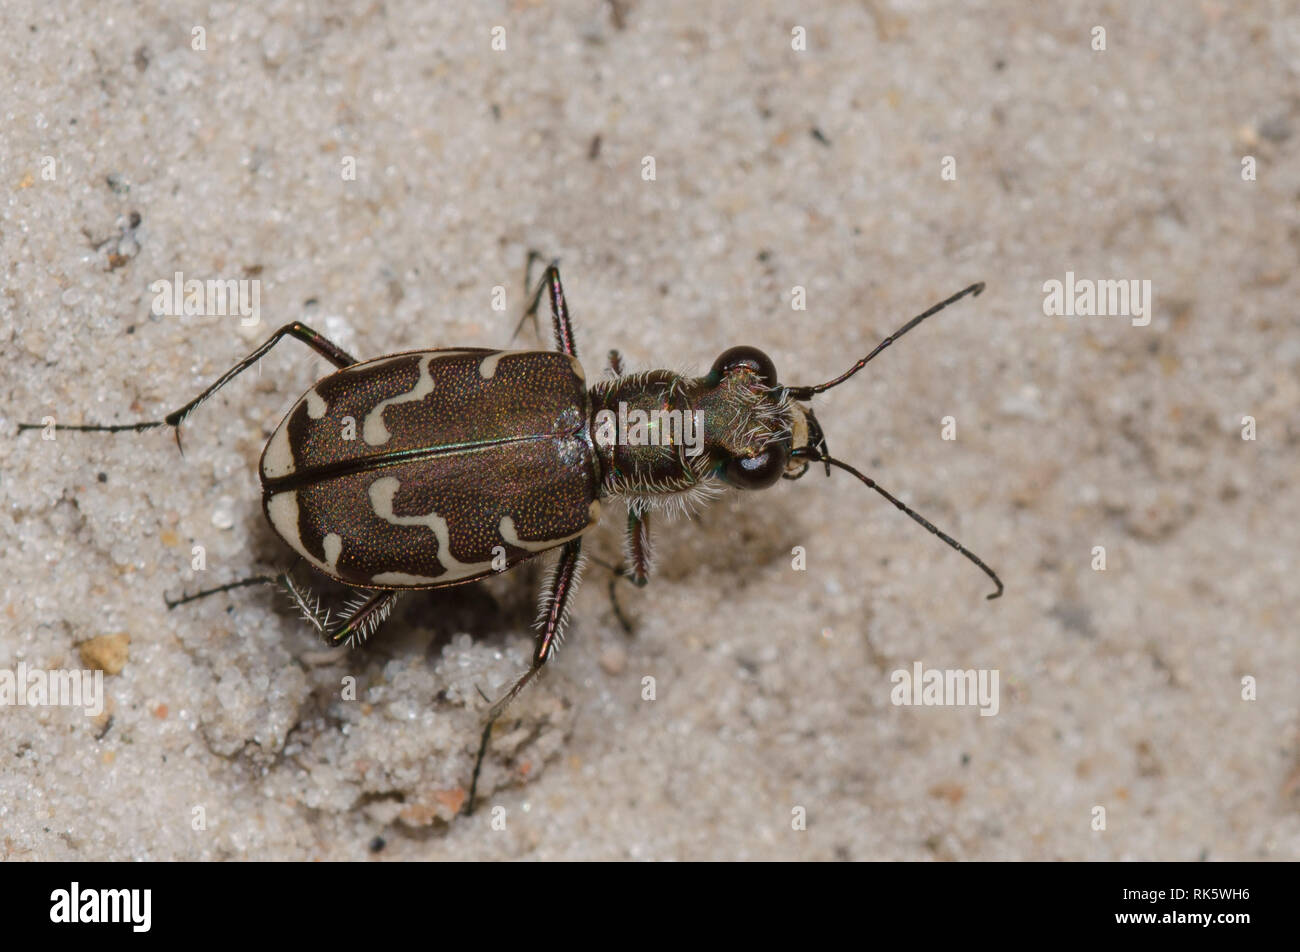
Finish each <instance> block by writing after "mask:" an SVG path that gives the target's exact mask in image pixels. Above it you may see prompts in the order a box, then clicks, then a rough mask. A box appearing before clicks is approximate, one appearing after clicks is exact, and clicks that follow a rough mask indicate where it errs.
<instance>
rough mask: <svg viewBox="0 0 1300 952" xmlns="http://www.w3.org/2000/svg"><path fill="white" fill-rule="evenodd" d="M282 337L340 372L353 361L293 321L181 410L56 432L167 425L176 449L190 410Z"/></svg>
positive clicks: (36, 426) (25, 425)
mask: <svg viewBox="0 0 1300 952" xmlns="http://www.w3.org/2000/svg"><path fill="white" fill-rule="evenodd" d="M286 336H288V337H296V338H298V340H300V341H302V342H303V343H304V344H306V345H307V346H308V347H310V348H311V349H312V350H314V351H316V353H318V354H320V355H321V356H322V357H324V358H325V359H326V360H328V361H330V362H331V363H332V364H334V366H336V367H338V368H340V369H342V368H344V367H348V366H350V365H352V364H355V363H356V362H357V360H356V358H355V357H353V356H352V355H351V354H349V353H348V352H347V351H345V350H343V348H341V347H339V346H338V345H337V344H335V343H334V342H333V341H331V340H329V339H328V338H326V337H322V336H321V335H320V334H318V333H316V332H315V331H314V330H312V329H311V328H310V327H308V326H307V325H306V324H304V323H302V321H294V322H293V323H292V324H286V325H284V327H282V328H280V329H279V330H278V331H276V332H275V333H274V334H272V335H271V338H270V339H269V340H268V341H267V342H266V343H265V344H263V345H262V346H261V347H259V348H257V350H255V351H253V352H252V353H251V354H249V355H248V356H247V357H245V358H244V359H243V360H241V361H240V362H239V363H237V364H235V366H233V367H231V368H230V369H229V370H227V371H226V372H225V373H224V374H222V375H221V377H220V378H218V379H217V382H216V383H214V384H213V385H212V386H210V387H208V389H207V390H204V391H203V392H202V393H201V394H199V395H198V396H197V397H195V398H194V399H193V400H191V401H190V402H189V403H187V404H185V406H183V407H181V408H180V409H179V410H174V411H172V412H171V413H169V414H167V415H166V416H165V417H163V418H162V419H161V420H144V421H142V422H140V423H112V424H96V423H87V424H83V425H80V426H66V425H61V426H59V429H61V430H78V431H83V432H95V431H98V432H103V433H120V432H122V431H123V430H134V431H135V432H137V433H139V432H141V431H143V430H152V429H155V428H157V427H160V426H170V427H172V428H174V429H175V430H176V445H177V446H180V442H181V430H180V428H181V424H182V423H184V422H185V418H186V417H187V416H189V415H190V413H191V412H192V411H193V410H194V408H195V407H197V406H198V405H199V404H200V403H202V402H203V401H204V400H206V399H208V397H210V396H212V395H213V394H214V393H216V392H217V391H218V390H220V389H221V388H222V387H224V386H225V385H226V384H228V383H229V382H230V381H231V380H233V379H234V378H235V377H237V376H238V375H239V374H241V373H243V372H244V371H245V370H247V369H248V368H249V367H251V366H253V364H255V363H257V362H258V361H259V360H261V359H262V357H263V356H265V355H266V352H267V351H268V350H270V349H271V348H272V347H274V346H275V345H276V344H277V343H279V342H280V339H281V338H282V337H286ZM40 428H41V427H40V425H39V424H35V423H20V424H18V429H19V430H26V429H40Z"/></svg>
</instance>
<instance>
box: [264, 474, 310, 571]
mask: <svg viewBox="0 0 1300 952" xmlns="http://www.w3.org/2000/svg"><path fill="white" fill-rule="evenodd" d="M266 516H267V518H268V519H270V520H271V525H272V526H273V527H274V528H275V531H276V532H278V533H279V534H280V537H281V538H282V539H284V541H285V542H287V543H289V547H290V548H291V549H293V550H294V551H295V552H303V548H302V536H301V535H300V534H299V532H298V493H297V492H295V491H293V490H290V491H288V492H283V493H276V494H275V495H274V496H272V497H271V501H270V502H268V503H267V504H266ZM304 554H305V553H304ZM313 561H315V560H313Z"/></svg>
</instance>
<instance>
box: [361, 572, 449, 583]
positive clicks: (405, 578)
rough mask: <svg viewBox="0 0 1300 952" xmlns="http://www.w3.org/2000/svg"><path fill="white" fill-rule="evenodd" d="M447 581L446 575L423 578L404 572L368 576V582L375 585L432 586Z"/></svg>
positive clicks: (378, 573)
mask: <svg viewBox="0 0 1300 952" xmlns="http://www.w3.org/2000/svg"><path fill="white" fill-rule="evenodd" d="M447 579H448V576H446V575H439V576H438V577H437V578H425V577H424V576H423V575H408V574H406V573H405V572H377V573H375V574H374V575H372V576H370V581H372V582H374V583H375V584H376V585H433V584H435V583H437V582H445V581H447Z"/></svg>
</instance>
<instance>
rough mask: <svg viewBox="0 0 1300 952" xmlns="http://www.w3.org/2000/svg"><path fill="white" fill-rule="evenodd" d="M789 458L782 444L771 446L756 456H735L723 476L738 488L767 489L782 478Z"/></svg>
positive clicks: (730, 460)
mask: <svg viewBox="0 0 1300 952" xmlns="http://www.w3.org/2000/svg"><path fill="white" fill-rule="evenodd" d="M789 458H790V456H789V454H788V453H787V452H786V451H785V450H784V448H782V447H781V446H780V445H773V446H769V447H768V448H767V449H765V450H764V451H763V452H761V453H758V454H755V455H754V456H733V457H731V459H729V460H728V461H727V466H726V468H725V469H724V470H723V471H722V478H723V479H724V480H726V482H727V483H728V484H729V485H732V486H735V487H736V488H737V489H766V488H767V487H768V486H771V485H772V484H773V483H775V482H776V481H777V480H778V479H780V478H781V474H782V473H784V472H785V466H786V463H787V462H788V461H789Z"/></svg>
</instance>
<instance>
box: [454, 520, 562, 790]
mask: <svg viewBox="0 0 1300 952" xmlns="http://www.w3.org/2000/svg"><path fill="white" fill-rule="evenodd" d="M581 563H582V539H580V538H579V539H572V540H570V541H569V542H566V543H565V544H564V546H563V548H561V549H560V559H559V561H558V562H556V564H555V570H554V571H553V572H552V573H551V579H550V583H549V585H548V587H547V589H546V591H545V594H544V596H543V599H542V611H541V617H540V618H539V619H538V620H539V622H540V630H539V631H538V633H537V644H536V647H535V649H534V651H533V663H532V665H531V666H530V667H529V669H528V670H527V671H526V672H524V674H523V675H522V676H521V677H520V678H519V680H518V681H516V682H515V683H514V686H513V687H512V688H511V689H510V690H509V691H507V692H506V693H505V695H504V696H503V697H502V698H501V699H500V700H499V701H497V702H496V703H495V704H493V705H492V709H491V710H490V711H488V716H487V722H486V723H485V724H484V725H483V735H482V737H481V738H480V739H479V745H478V756H476V757H475V758H474V776H473V777H472V778H471V780H470V784H469V804H468V806H467V807H466V811H465V812H466V813H467V814H471V813H473V812H474V804H475V800H476V799H477V795H478V777H479V772H480V771H481V770H482V769H483V755H484V754H485V753H487V745H488V740H489V739H490V738H491V736H492V725H493V724H495V723H496V722H497V719H498V718H500V717H501V715H502V714H504V713H505V710H506V708H507V707H509V706H510V703H511V702H512V701H514V699H515V698H516V697H518V696H519V692H520V691H522V690H523V689H524V688H525V687H527V686H528V683H529V682H530V681H532V680H533V678H535V677H537V674H538V672H540V671H541V670H542V666H543V665H544V664H546V662H547V661H549V660H550V659H551V658H552V657H553V656H554V655H555V650H556V648H558V647H559V644H560V641H561V640H562V639H563V637H564V626H565V624H566V623H567V622H568V617H569V605H570V602H571V600H572V598H573V592H574V590H575V589H576V588H577V585H578V577H579V574H580V572H579V570H580V568H581Z"/></svg>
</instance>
